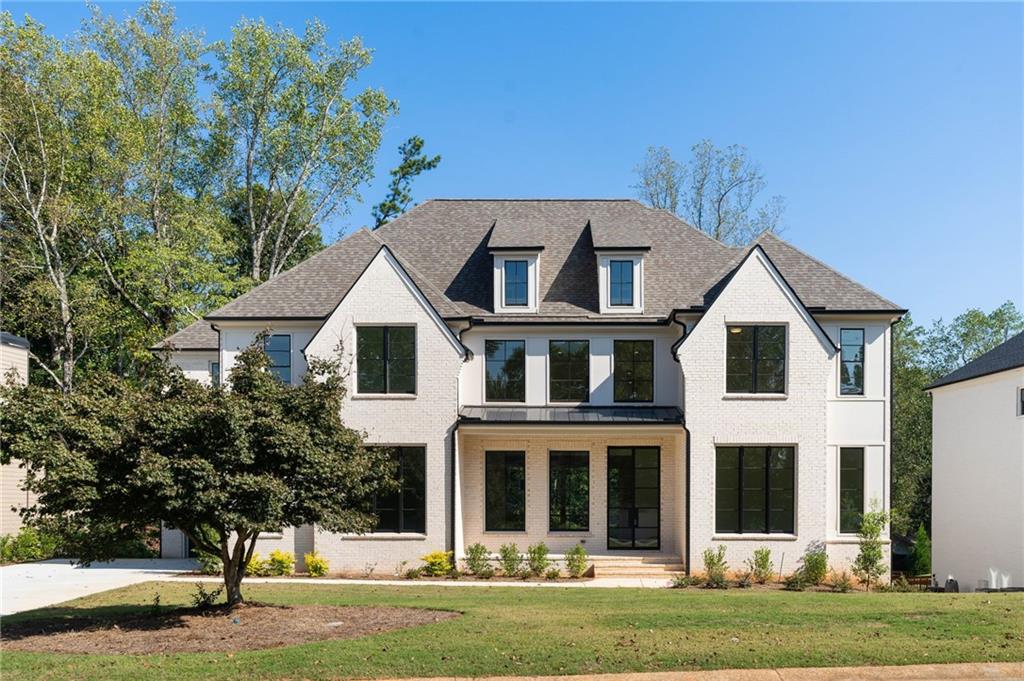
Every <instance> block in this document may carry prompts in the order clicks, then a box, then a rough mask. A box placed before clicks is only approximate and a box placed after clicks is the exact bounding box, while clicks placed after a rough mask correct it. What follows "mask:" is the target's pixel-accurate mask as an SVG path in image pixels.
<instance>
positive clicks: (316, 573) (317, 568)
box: [302, 551, 330, 577]
mask: <svg viewBox="0 0 1024 681" xmlns="http://www.w3.org/2000/svg"><path fill="white" fill-rule="evenodd" d="M302 560H303V561H304V562H305V563H306V572H307V573H308V574H309V576H310V577H323V576H325V575H326V574H327V571H328V569H330V563H328V562H327V559H326V558H324V557H323V556H321V555H320V554H319V553H317V552H316V551H313V552H312V553H307V554H306V555H304V556H303V557H302Z"/></svg>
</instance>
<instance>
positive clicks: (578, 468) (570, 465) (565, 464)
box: [548, 452, 590, 532]
mask: <svg viewBox="0 0 1024 681" xmlns="http://www.w3.org/2000/svg"><path fill="white" fill-rule="evenodd" d="M548 456H549V458H548V462H549V463H548V471H549V474H548V477H549V487H548V529H549V530H551V531H552V532H561V531H576V530H579V531H585V530H588V529H590V453H589V452H551V453H550V454H549V455H548Z"/></svg>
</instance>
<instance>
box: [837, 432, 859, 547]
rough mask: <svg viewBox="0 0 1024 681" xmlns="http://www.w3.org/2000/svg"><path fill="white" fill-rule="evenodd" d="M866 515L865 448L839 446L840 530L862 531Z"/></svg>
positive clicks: (849, 531) (844, 531)
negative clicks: (862, 519)
mask: <svg viewBox="0 0 1024 681" xmlns="http://www.w3.org/2000/svg"><path fill="white" fill-rule="evenodd" d="M863 515H864V448H863V447H840V448H839V531H840V532H843V533H848V534H854V533H856V532H859V531H860V522H861V518H862V517H863Z"/></svg>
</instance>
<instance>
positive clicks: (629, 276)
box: [608, 260, 633, 307]
mask: <svg viewBox="0 0 1024 681" xmlns="http://www.w3.org/2000/svg"><path fill="white" fill-rule="evenodd" d="M608 283H609V286H610V289H609V292H608V304H609V305H612V306H616V307H632V306H633V261H632V260H612V261H611V262H609V263H608Z"/></svg>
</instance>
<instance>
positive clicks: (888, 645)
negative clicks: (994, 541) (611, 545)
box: [0, 583, 1024, 681]
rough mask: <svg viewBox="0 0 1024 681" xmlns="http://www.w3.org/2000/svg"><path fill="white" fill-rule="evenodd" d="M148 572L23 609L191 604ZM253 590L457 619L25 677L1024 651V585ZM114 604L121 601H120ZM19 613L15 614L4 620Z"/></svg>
mask: <svg viewBox="0 0 1024 681" xmlns="http://www.w3.org/2000/svg"><path fill="white" fill-rule="evenodd" d="M193 590H194V587H193V586H192V585H190V584H182V583H175V584H167V583H149V584H141V585H137V586H133V587H129V588H125V589H120V590H117V591H110V592H107V593H103V594H98V595H96V596H92V597H88V598H83V599H79V600H77V601H72V602H71V603H69V604H67V605H66V606H64V607H60V608H53V609H48V610H39V611H34V612H31V613H24V614H21V615H17V616H13V617H11V618H9V619H10V620H15V619H21V618H24V617H35V616H42V615H54V614H65V613H72V612H76V611H78V612H80V611H81V610H83V609H85V610H87V609H90V608H99V609H102V610H103V611H109V612H118V611H123V610H125V609H136V608H144V607H147V606H148V604H149V603H151V602H152V600H153V596H154V594H155V593H156V592H157V591H159V593H160V596H161V602H162V603H163V604H164V605H165V606H167V605H174V604H178V603H182V604H184V603H187V602H188V601H189V594H190V592H192V591H193ZM245 593H246V596H247V598H248V599H249V600H258V601H263V602H270V603H282V604H300V603H322V604H335V605H373V604H388V605H401V606H414V607H416V606H418V607H430V608H441V609H451V610H458V611H460V612H463V613H465V614H464V616H463V617H460V618H458V619H454V620H450V621H446V622H441V623H437V624H431V625H428V626H425V627H420V628H417V629H407V630H405V631H397V632H391V633H388V634H384V635H378V636H372V637H367V638H363V639H355V640H348V641H330V642H321V643H311V644H305V645H299V646H294V647H290V648H278V649H273V650H266V651H258V652H245V653H235V654H233V655H228V654H210V653H202V654H179V655H152V656H107V655H102V656H100V655H47V654H38V653H18V652H4V653H3V654H2V660H0V665H2V666H0V673H2V675H3V678H4V681H13V680H14V679H87V678H91V679H101V678H102V679H131V680H132V681H143V680H144V679H162V678H174V679H192V678H200V677H202V678H218V679H220V678H222V679H227V678H235V677H237V676H245V677H246V678H249V677H256V678H293V679H294V678H308V679H328V678H345V677H353V676H413V675H422V676H433V675H452V674H458V675H479V674H573V673H575V674H581V673H593V672H622V671H666V670H692V669H715V668H723V667H774V666H828V665H858V664H913V663H928V662H970V661H1003V662H1005V661H1017V660H1021V661H1024V593H1018V594H962V595H956V594H884V593H878V594H874V593H873V594H863V593H858V594H829V593H790V592H781V591H779V592H774V591H773V592H765V591H741V590H730V591H726V592H720V591H703V590H699V589H687V590H649V589H648V590H642V589H551V588H535V589H524V588H509V587H505V588H500V587H487V588H471V587H467V588H452V587H437V586H408V587H386V586H380V587H375V586H330V585H318V586H302V585H280V586H279V585H250V586H248V587H246V590H245ZM112 606H113V607H112ZM5 619H8V618H5Z"/></svg>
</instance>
